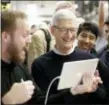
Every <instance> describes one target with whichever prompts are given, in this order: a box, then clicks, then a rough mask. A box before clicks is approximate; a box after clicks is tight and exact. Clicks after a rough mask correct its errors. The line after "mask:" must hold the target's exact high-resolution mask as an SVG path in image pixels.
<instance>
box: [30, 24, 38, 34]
mask: <svg viewBox="0 0 109 105" xmlns="http://www.w3.org/2000/svg"><path fill="white" fill-rule="evenodd" d="M30 31H31V32H30V34H31V35H33V34H34V33H35V32H36V31H37V26H36V25H35V24H33V25H32V26H31V29H30Z"/></svg>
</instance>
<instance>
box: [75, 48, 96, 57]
mask: <svg viewBox="0 0 109 105" xmlns="http://www.w3.org/2000/svg"><path fill="white" fill-rule="evenodd" d="M75 54H76V55H78V56H79V57H82V58H87V59H88V58H89V59H91V58H96V57H95V56H94V55H92V54H90V53H88V52H86V51H84V50H82V49H79V48H76V49H75Z"/></svg>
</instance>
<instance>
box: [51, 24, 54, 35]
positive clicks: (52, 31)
mask: <svg viewBox="0 0 109 105" xmlns="http://www.w3.org/2000/svg"><path fill="white" fill-rule="evenodd" d="M50 31H51V34H52V35H53V36H54V27H53V26H51V27H50Z"/></svg>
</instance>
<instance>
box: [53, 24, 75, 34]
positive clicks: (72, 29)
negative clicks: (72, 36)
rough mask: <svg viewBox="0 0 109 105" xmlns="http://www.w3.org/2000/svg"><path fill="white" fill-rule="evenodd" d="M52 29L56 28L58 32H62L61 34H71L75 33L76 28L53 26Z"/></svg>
mask: <svg viewBox="0 0 109 105" xmlns="http://www.w3.org/2000/svg"><path fill="white" fill-rule="evenodd" d="M54 27H55V28H57V29H58V30H59V31H60V32H62V33H64V34H66V33H68V32H69V31H70V32H71V33H75V32H77V28H60V27H58V26H54Z"/></svg>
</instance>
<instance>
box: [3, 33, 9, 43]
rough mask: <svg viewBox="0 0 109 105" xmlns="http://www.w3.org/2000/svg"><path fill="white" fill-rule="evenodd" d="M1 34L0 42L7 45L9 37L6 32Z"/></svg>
mask: <svg viewBox="0 0 109 105" xmlns="http://www.w3.org/2000/svg"><path fill="white" fill-rule="evenodd" d="M1 34H2V40H3V42H5V43H7V42H8V41H9V40H10V35H9V33H8V32H6V31H4V32H2V33H1Z"/></svg>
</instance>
